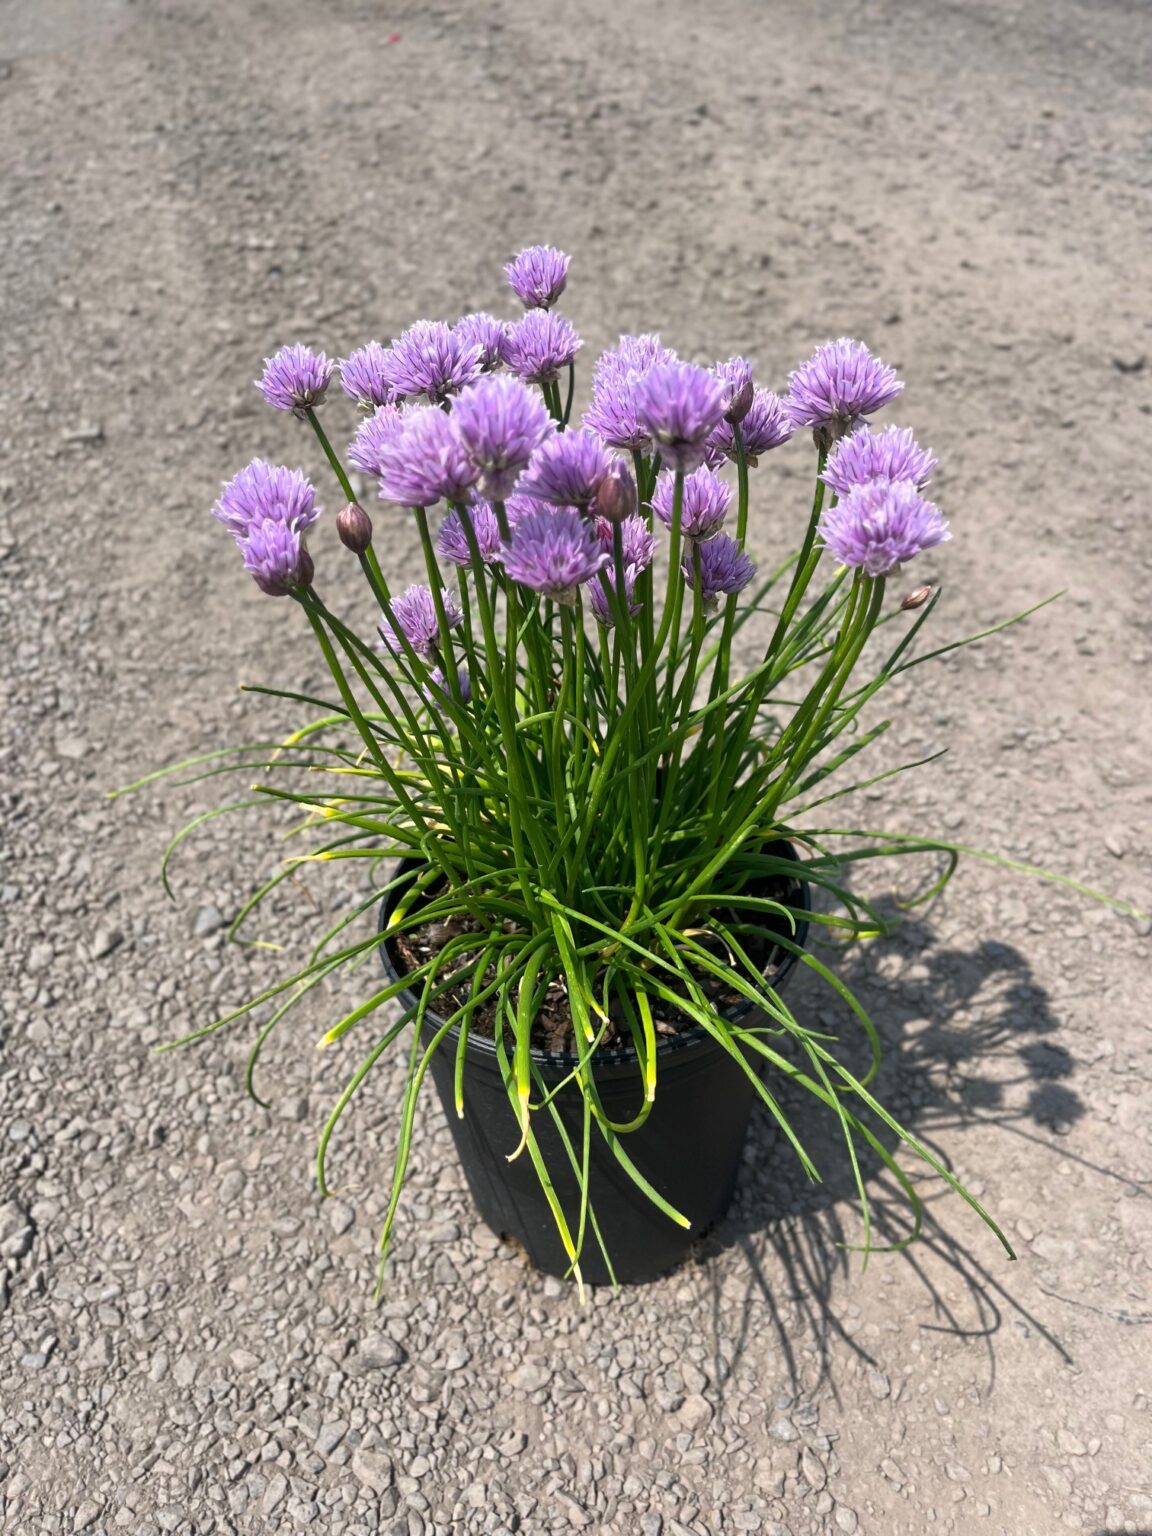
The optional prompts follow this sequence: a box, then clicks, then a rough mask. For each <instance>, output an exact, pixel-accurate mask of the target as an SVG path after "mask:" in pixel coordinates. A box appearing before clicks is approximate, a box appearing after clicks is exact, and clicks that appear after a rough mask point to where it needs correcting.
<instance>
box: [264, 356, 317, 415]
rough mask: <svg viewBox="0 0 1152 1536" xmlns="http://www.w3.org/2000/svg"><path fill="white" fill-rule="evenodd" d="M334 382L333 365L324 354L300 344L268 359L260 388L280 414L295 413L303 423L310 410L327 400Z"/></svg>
mask: <svg viewBox="0 0 1152 1536" xmlns="http://www.w3.org/2000/svg"><path fill="white" fill-rule="evenodd" d="M331 378H332V363H331V362H330V361H329V359H328V358H327V357H325V355H324V353H323V352H313V351H312V349H311V348H310V347H303V346H301V345H300V344H299V343H297V344H296V345H295V346H291V347H281V348H280V350H279V352H276V353H274V354H273V356H272V357H266V358H265V359H264V372H263V374H262V375H261V376H260V378H258V379H257V380H256V388H257V389H258V390H259V391H260V393H261V394H262V395H263V396H264V398H265V400H266V401H267V402H268V404H269V405H271V406H273V407H274V408H275V409H276V410H278V411H292V412H293V414H294V415H296V416H299V417H300V418H301V419H303V418H304V417H306V416H307V414H308V408H309V407H310V406H314V405H319V404H320V403H321V401H322V400H323V399H324V396H325V394H326V393H327V390H328V383H329V380H330V379H331Z"/></svg>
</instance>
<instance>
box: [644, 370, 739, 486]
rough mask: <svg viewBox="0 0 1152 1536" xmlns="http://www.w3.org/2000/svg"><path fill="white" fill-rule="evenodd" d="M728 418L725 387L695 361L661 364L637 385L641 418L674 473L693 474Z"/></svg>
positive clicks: (645, 429) (648, 433)
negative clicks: (710, 439) (712, 437)
mask: <svg viewBox="0 0 1152 1536" xmlns="http://www.w3.org/2000/svg"><path fill="white" fill-rule="evenodd" d="M723 415H724V387H723V385H722V384H721V383H720V382H719V380H718V379H716V378H714V377H713V375H712V374H710V373H709V372H708V371H707V369H705V368H697V367H696V365H695V364H694V363H657V364H656V365H655V367H653V368H650V369H649V371H648V372H647V373H646V374H645V375H644V377H643V378H642V379H641V380H640V381H639V383H638V384H637V385H636V417H637V420H638V421H639V424H640V426H641V427H642V428H643V429H644V431H645V432H646V433H647V435H648V436H649V437H651V438H652V440H653V442H654V443H655V444H656V446H657V448H659V450H660V454H661V457H662V458H663V460H664V462H665V463H666V464H668V465H670V466H671V467H672V468H673V469H680V470H683V471H684V472H685V473H690V472H691V471H692V470H694V469H695V468H696V467H697V465H699V464H702V463H703V462H704V456H705V449H704V445H705V443H706V442H707V440H708V438H709V437H710V436H711V434H712V433H713V432H714V431H715V430H716V428H717V427H718V426H719V425H720V422H721V420H722V418H723Z"/></svg>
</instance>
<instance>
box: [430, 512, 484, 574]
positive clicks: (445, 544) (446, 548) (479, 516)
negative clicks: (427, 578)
mask: <svg viewBox="0 0 1152 1536" xmlns="http://www.w3.org/2000/svg"><path fill="white" fill-rule="evenodd" d="M465 521H467V522H468V523H470V524H471V526H472V532H473V533H474V534H475V535H476V543H477V545H478V547H479V550H480V558H481V559H482V560H483V561H484V563H485V565H493V564H494V563H495V562H496V561H498V560H499V559H500V524H499V523H498V522H497V521H496V514H495V512H494V511H493V510H492V508H491V507H490V506H489V505H488V503H487V502H486V501H474V502H472V503H471V504H470V505H468V506H466V507H462V508H461V509H460V511H459V512H455V511H454V512H449V513H448V515H447V517H446V518H445V519H444V521H443V522H442V523H441V524H440V538H439V542H438V544H437V548H438V549H439V551H440V554H441V556H442V557H443V558H444V559H445V560H450V561H451V562H452V564H453V565H470V564H471V563H472V551H471V549H470V548H469V545H468V536H467V534H466V533H465V531H464V524H465Z"/></svg>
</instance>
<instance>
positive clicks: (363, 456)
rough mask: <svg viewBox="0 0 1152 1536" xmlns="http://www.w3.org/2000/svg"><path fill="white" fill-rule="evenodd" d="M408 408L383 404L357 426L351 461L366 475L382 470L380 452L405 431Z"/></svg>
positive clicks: (352, 444) (349, 445)
mask: <svg viewBox="0 0 1152 1536" xmlns="http://www.w3.org/2000/svg"><path fill="white" fill-rule="evenodd" d="M407 412H408V407H405V408H404V409H403V410H401V408H400V407H399V406H396V405H380V406H377V408H376V409H375V410H374V411H373V412H372V414H371V416H368V417H366V418H365V419H364V420H363V421H362V422H361V423H360V425H359V427H357V429H356V436H355V437H354V438H353V439H352V441H351V442H350V443H349V444H348V462H349V463H350V464H351V465H352V467H353V469H358V470H359V471H360V473H361V474H362V475H378V474H379V473H380V454H381V453H382V452H383V450H384V449H385V448H386V447H387V446H388V445H389V444H390V443H393V442H395V441H396V439H397V438H398V437H399V436H400V434H401V432H403V430H404V422H405V420H406V419H407Z"/></svg>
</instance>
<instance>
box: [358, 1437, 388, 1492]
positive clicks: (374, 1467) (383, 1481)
mask: <svg viewBox="0 0 1152 1536" xmlns="http://www.w3.org/2000/svg"><path fill="white" fill-rule="evenodd" d="M352 1473H353V1476H354V1477H356V1478H357V1479H358V1480H359V1481H360V1482H362V1483H363V1484H364V1485H365V1487H367V1488H371V1490H372V1492H373V1493H383V1492H384V1490H385V1488H387V1487H388V1485H389V1483H391V1481H392V1458H391V1457H390V1456H388V1455H386V1454H385V1452H384V1451H371V1450H366V1449H365V1448H364V1446H362V1445H358V1446H357V1447H356V1449H355V1450H354V1451H353V1452H352Z"/></svg>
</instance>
